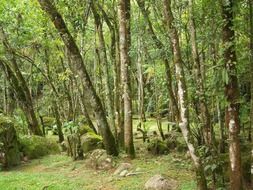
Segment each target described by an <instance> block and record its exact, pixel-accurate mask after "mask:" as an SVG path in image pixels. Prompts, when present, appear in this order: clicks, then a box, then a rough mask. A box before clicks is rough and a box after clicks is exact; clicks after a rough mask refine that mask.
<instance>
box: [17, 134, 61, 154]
mask: <svg viewBox="0 0 253 190" xmlns="http://www.w3.org/2000/svg"><path fill="white" fill-rule="evenodd" d="M19 141H20V151H21V152H23V154H24V156H27V157H28V158H29V159H34V158H39V157H41V156H45V155H48V154H56V153H59V152H60V148H59V146H58V144H57V143H56V142H55V141H54V140H52V139H49V138H45V137H40V136H35V135H34V136H20V138H19Z"/></svg>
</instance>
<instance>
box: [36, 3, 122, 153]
mask: <svg viewBox="0 0 253 190" xmlns="http://www.w3.org/2000/svg"><path fill="white" fill-rule="evenodd" d="M38 2H39V3H40V5H41V8H42V9H43V10H44V11H45V12H46V13H47V14H48V15H49V17H50V19H51V20H52V22H53V24H54V26H55V28H56V29H57V30H58V32H59V34H60V36H61V38H62V40H63V42H64V44H65V46H66V48H67V50H68V52H69V55H70V59H71V61H72V64H73V69H74V72H76V73H78V75H79V76H80V78H81V80H82V82H83V86H84V92H85V98H88V99H89V101H90V105H91V107H92V108H93V110H94V112H95V116H96V119H97V121H98V122H99V126H100V128H101V132H102V137H103V143H104V145H105V149H106V151H107V153H108V154H110V155H115V156H116V155H118V150H117V147H116V144H115V139H114V137H113V135H112V132H111V130H110V128H109V125H108V122H107V120H106V115H105V111H104V109H103V106H102V103H101V100H100V99H99V97H98V96H97V94H96V92H95V89H94V87H93V85H92V83H91V80H90V77H89V74H88V72H87V69H86V67H85V64H84V62H83V59H82V56H81V54H80V51H79V49H78V47H77V45H76V43H75V41H74V39H73V37H72V35H71V34H70V32H69V31H68V28H67V26H66V24H65V22H64V20H63V18H62V16H61V15H60V14H59V12H58V11H57V9H56V8H55V6H54V5H53V4H52V2H51V1H50V0H38Z"/></svg>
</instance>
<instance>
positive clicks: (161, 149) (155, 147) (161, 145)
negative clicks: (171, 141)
mask: <svg viewBox="0 0 253 190" xmlns="http://www.w3.org/2000/svg"><path fill="white" fill-rule="evenodd" d="M147 150H148V151H149V152H150V153H151V154H153V155H161V154H168V152H169V149H168V147H167V144H166V143H165V142H164V141H161V140H160V139H153V140H151V141H150V142H149V144H148V145H147Z"/></svg>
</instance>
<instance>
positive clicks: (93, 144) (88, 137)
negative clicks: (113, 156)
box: [81, 132, 103, 153]
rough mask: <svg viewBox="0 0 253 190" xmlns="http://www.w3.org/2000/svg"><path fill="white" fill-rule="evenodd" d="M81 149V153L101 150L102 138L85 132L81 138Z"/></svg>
mask: <svg viewBox="0 0 253 190" xmlns="http://www.w3.org/2000/svg"><path fill="white" fill-rule="evenodd" d="M81 148H82V150H83V153H87V152H89V151H92V150H95V149H101V148H103V143H102V137H101V136H99V135H96V134H95V133H93V132H87V133H85V134H84V135H82V136H81Z"/></svg>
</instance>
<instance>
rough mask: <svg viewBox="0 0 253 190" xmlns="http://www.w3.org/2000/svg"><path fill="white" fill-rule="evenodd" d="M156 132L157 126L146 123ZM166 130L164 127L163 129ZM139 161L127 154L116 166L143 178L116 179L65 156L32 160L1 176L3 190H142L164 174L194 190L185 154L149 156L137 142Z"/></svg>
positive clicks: (0, 181)
mask: <svg viewBox="0 0 253 190" xmlns="http://www.w3.org/2000/svg"><path fill="white" fill-rule="evenodd" d="M147 125H148V127H150V129H151V130H156V122H155V121H154V120H153V121H149V122H147ZM164 126H165V125H164ZM135 145H136V152H137V157H136V159H134V160H128V159H127V158H126V157H125V155H124V154H121V157H119V158H116V159H115V161H116V163H117V164H119V163H122V162H130V163H131V164H132V165H133V167H134V168H135V169H136V168H139V169H140V171H141V172H142V173H141V174H138V175H134V176H128V177H123V178H122V177H117V176H113V172H114V170H109V171H96V170H93V169H89V168H87V167H86V166H85V161H75V162H74V161H72V160H71V158H70V157H67V156H66V155H65V154H56V155H49V156H45V157H42V158H40V159H35V160H31V161H30V162H29V163H26V164H22V165H21V166H18V167H16V168H13V169H12V170H10V171H5V172H1V173H0V190H141V189H144V188H143V187H144V184H145V182H146V181H147V180H148V179H149V178H150V177H152V176H153V175H155V174H164V175H166V176H168V177H170V178H173V179H175V180H177V181H178V183H179V184H180V187H179V189H180V190H194V189H196V186H195V181H194V179H195V175H194V172H193V170H192V168H191V167H192V165H191V161H190V160H189V159H186V158H185V156H184V155H183V154H179V153H170V154H169V155H163V156H151V155H149V154H147V151H146V150H145V145H144V144H143V143H142V142H141V140H140V139H139V140H136V142H135Z"/></svg>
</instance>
